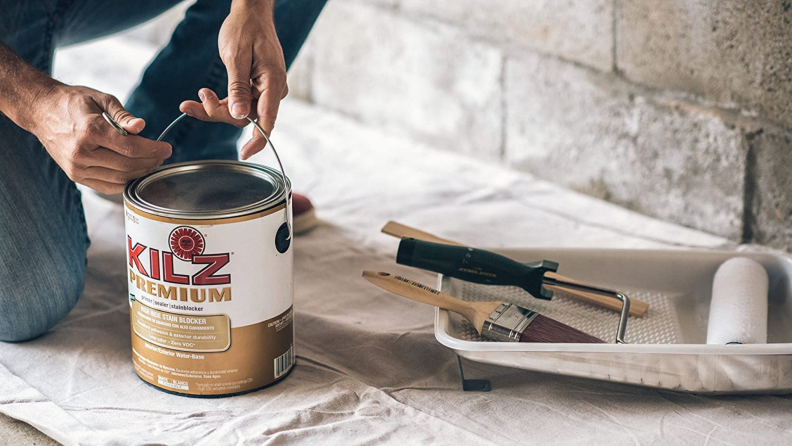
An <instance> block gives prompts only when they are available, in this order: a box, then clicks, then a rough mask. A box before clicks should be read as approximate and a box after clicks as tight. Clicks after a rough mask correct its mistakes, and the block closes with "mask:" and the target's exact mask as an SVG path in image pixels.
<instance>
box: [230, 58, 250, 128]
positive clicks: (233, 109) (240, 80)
mask: <svg viewBox="0 0 792 446" xmlns="http://www.w3.org/2000/svg"><path fill="white" fill-rule="evenodd" d="M226 59H229V58H225V59H224V60H223V62H224V63H225V65H226V69H227V70H228V98H229V101H228V110H229V111H230V114H231V116H232V117H234V118H235V119H242V118H244V117H245V116H247V115H248V114H249V113H250V103H251V101H252V99H253V95H252V93H251V91H250V68H251V66H252V65H253V53H252V49H250V48H248V50H244V49H241V48H240V49H239V51H238V52H236V53H235V54H233V56H231V57H230V60H226Z"/></svg>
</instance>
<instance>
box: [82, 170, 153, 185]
mask: <svg viewBox="0 0 792 446" xmlns="http://www.w3.org/2000/svg"><path fill="white" fill-rule="evenodd" d="M149 172H151V169H147V168H146V169H138V170H134V171H130V172H125V171H120V170H114V169H108V168H106V167H98V166H93V167H87V168H85V169H83V171H82V176H83V177H84V178H86V179H92V180H99V181H103V182H106V183H113V184H126V183H128V182H130V181H132V180H134V179H136V178H140V177H142V176H143V175H145V174H147V173H149Z"/></svg>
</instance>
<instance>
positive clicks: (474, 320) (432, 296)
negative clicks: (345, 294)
mask: <svg viewBox="0 0 792 446" xmlns="http://www.w3.org/2000/svg"><path fill="white" fill-rule="evenodd" d="M363 278H364V279H366V280H368V281H369V282H371V283H373V284H374V285H377V286H378V287H380V288H382V289H383V290H386V291H390V292H391V293H393V294H396V295H399V296H402V297H406V298H407V299H411V300H414V301H417V302H421V303H425V304H429V305H434V306H435V307H440V308H443V309H446V310H449V311H453V312H454V313H459V314H461V315H462V316H464V317H465V318H466V319H467V320H468V321H470V323H471V324H473V327H475V328H476V330H478V332H479V334H481V328H482V327H483V326H484V322H485V321H486V320H487V317H489V315H490V314H492V312H493V311H495V309H496V308H498V307H499V306H500V305H501V304H502V303H503V301H498V302H466V301H464V300H462V299H457V298H456V297H453V296H449V295H448V294H445V293H441V292H440V291H437V290H436V289H434V288H430V287H428V286H426V285H423V284H420V283H418V282H414V281H412V280H409V279H405V278H404V277H401V276H394V275H393V274H390V273H384V272H376V271H363Z"/></svg>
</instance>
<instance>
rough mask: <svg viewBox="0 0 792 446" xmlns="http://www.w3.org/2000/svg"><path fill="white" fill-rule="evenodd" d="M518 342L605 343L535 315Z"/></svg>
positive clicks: (567, 326)
mask: <svg viewBox="0 0 792 446" xmlns="http://www.w3.org/2000/svg"><path fill="white" fill-rule="evenodd" d="M520 342H552V343H567V342H569V343H586V344H593V343H600V344H602V343H605V341H603V340H602V339H599V338H595V337H594V336H591V335H590V334H586V333H583V332H582V331H580V330H578V329H575V328H572V327H570V326H569V325H566V324H562V323H561V322H558V321H557V320H555V319H550V318H549V317H547V316H542V315H541V314H540V315H537V316H536V319H534V320H533V321H532V322H531V323H530V324H529V325H528V328H526V329H525V331H524V332H523V334H522V336H521V337H520Z"/></svg>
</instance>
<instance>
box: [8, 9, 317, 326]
mask: <svg viewBox="0 0 792 446" xmlns="http://www.w3.org/2000/svg"><path fill="white" fill-rule="evenodd" d="M325 1H326V0H278V1H277V2H276V6H275V22H276V28H277V31H278V36H279V38H280V41H281V45H282V47H283V51H284V55H285V58H286V64H287V67H289V66H290V65H291V63H292V62H293V61H294V58H295V57H296V56H297V53H298V52H299V50H300V48H301V47H302V44H303V42H304V41H305V39H306V38H307V36H308V33H309V31H310V30H311V27H312V26H313V23H314V22H315V21H316V18H317V17H318V16H319V13H320V12H321V10H322V8H323V6H324V4H325ZM177 3H179V1H177V0H137V1H135V2H133V3H128V2H112V1H106V0H39V1H18V0H0V11H2V14H0V42H2V43H3V44H4V45H6V46H7V47H9V48H10V49H11V50H12V51H14V52H15V53H16V54H17V55H19V56H20V57H22V58H23V59H25V60H26V61H27V62H28V63H30V64H31V65H33V66H35V67H36V68H38V69H39V70H42V71H44V72H47V73H50V72H51V70H52V57H53V51H54V49H55V48H56V47H58V46H63V45H69V44H74V43H79V42H84V41H87V40H91V39H95V38H99V37H102V36H105V35H108V34H112V33H115V32H118V31H121V30H123V29H126V28H129V27H132V26H135V25H137V24H140V23H143V22H145V21H147V20H149V19H151V18H153V17H155V16H157V15H159V14H160V13H162V12H163V11H165V10H167V9H169V8H170V7H172V6H173V5H175V4H177ZM230 4H231V2H230V0H198V1H197V2H196V3H195V4H194V5H193V6H192V7H190V9H189V10H188V11H187V14H186V16H185V18H184V20H183V21H182V22H181V23H180V24H179V26H178V28H177V29H176V31H175V32H174V33H173V36H172V37H171V41H170V42H169V43H168V45H167V46H166V47H165V48H164V49H163V50H162V51H161V52H160V54H159V55H158V56H157V58H156V59H155V60H154V61H153V62H152V63H151V65H150V66H149V67H148V68H147V69H146V71H145V73H144V75H143V78H142V80H141V82H140V85H138V87H137V88H136V89H135V91H134V92H133V93H132V95H131V97H130V99H129V101H128V103H127V104H126V106H127V108H128V109H129V110H130V111H131V112H132V113H133V114H135V115H136V116H139V117H141V118H144V119H145V120H146V130H145V131H144V136H148V137H152V138H154V137H156V136H157V134H158V133H159V132H160V131H161V130H162V129H164V128H165V126H166V125H167V124H168V123H170V122H171V121H172V120H173V119H174V118H175V117H176V116H178V114H179V109H178V106H179V103H181V102H182V101H183V100H186V99H193V98H196V96H197V92H198V90H199V89H200V88H201V87H209V88H212V89H214V90H215V91H216V92H217V93H218V95H220V97H224V96H226V86H227V77H226V71H225V67H224V66H223V64H222V62H221V61H220V57H219V55H218V49H217V35H218V32H219V30H220V26H221V24H222V23H223V20H224V19H225V17H226V15H227V14H228V11H229V9H230ZM240 133H241V130H239V129H237V128H235V127H233V126H230V125H225V124H215V123H203V122H198V121H195V120H193V119H187V120H185V121H184V122H183V123H180V124H179V126H178V127H176V128H175V129H174V130H173V131H172V132H171V133H170V134H169V135H168V138H167V140H168V141H169V142H170V143H171V144H172V145H173V156H172V157H171V159H169V160H168V162H180V161H189V160H196V159H236V157H237V152H236V140H237V139H238V138H239V136H240ZM0 154H2V160H3V161H2V162H0V340H2V341H12V342H13V341H24V340H28V339H32V338H35V337H37V336H39V335H41V334H43V333H45V332H46V331H47V330H49V329H50V328H51V327H52V326H54V325H55V324H56V323H57V322H58V321H59V320H60V319H62V318H63V317H64V316H65V315H66V314H67V313H68V312H69V311H70V310H71V309H72V308H73V307H74V305H75V304H76V303H77V300H78V298H79V296H80V294H81V293H82V289H83V283H84V278H85V268H86V262H87V259H86V250H87V248H88V245H89V243H90V242H89V240H88V236H87V232H86V225H85V216H84V211H83V208H82V201H81V197H80V192H79V191H78V189H77V188H76V186H75V185H74V183H73V182H72V181H71V180H69V178H68V177H67V176H66V174H65V173H64V172H63V171H62V170H61V169H60V167H59V166H58V165H57V164H56V163H55V162H54V161H53V160H52V158H50V156H49V155H48V154H47V152H46V150H45V149H44V147H43V146H42V145H41V143H40V142H39V141H38V140H37V139H36V138H35V136H33V135H32V134H30V133H28V132H26V131H24V130H22V129H21V128H19V127H17V126H16V125H15V124H14V123H13V122H11V121H10V120H9V119H8V118H6V117H4V116H2V115H0ZM119 267H123V265H119Z"/></svg>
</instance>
